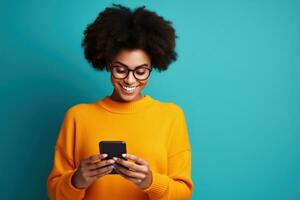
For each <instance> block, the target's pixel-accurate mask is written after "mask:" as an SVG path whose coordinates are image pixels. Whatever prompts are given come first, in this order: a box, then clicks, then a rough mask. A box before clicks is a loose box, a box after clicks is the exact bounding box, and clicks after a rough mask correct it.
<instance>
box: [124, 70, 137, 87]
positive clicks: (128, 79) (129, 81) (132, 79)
mask: <svg viewBox="0 0 300 200" xmlns="http://www.w3.org/2000/svg"><path fill="white" fill-rule="evenodd" d="M135 81H136V80H135V77H134V76H133V72H132V71H130V72H129V74H128V76H127V77H126V78H125V79H124V82H125V83H127V84H128V85H131V84H133V83H134V82H135Z"/></svg>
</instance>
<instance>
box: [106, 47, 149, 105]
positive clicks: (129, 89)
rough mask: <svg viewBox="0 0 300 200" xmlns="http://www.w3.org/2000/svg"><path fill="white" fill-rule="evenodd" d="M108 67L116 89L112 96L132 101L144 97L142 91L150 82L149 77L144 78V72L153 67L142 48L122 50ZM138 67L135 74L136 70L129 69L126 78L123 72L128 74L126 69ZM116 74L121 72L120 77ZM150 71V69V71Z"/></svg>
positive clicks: (114, 98)
mask: <svg viewBox="0 0 300 200" xmlns="http://www.w3.org/2000/svg"><path fill="white" fill-rule="evenodd" d="M108 68H109V70H110V72H111V82H112V84H113V87H114V91H113V93H112V95H111V98H112V99H113V100H116V101H123V102H130V101H135V100H138V99H140V98H142V97H143V96H142V94H141V91H142V90H143V89H144V88H145V86H146V85H147V83H148V80H149V77H148V78H147V79H145V80H139V79H141V78H142V79H143V76H144V75H143V73H144V74H145V73H146V71H147V69H146V68H148V69H151V61H150V58H149V56H148V55H147V53H146V52H145V51H143V50H141V49H134V50H128V49H124V50H121V51H120V52H119V53H118V54H117V55H116V56H115V58H114V59H113V60H112V61H111V62H110V63H108ZM127 68H128V69H130V70H134V69H136V72H135V76H136V77H137V78H139V79H137V78H136V77H135V76H134V71H129V73H128V75H127V77H125V78H124V76H122V73H124V74H126V73H125V71H126V69H127ZM113 71H114V74H116V73H117V74H120V76H118V77H114V76H113ZM148 72H149V71H148ZM149 73H150V72H149Z"/></svg>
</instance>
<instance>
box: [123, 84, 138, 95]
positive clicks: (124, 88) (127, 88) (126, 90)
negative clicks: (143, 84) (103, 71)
mask: <svg viewBox="0 0 300 200" xmlns="http://www.w3.org/2000/svg"><path fill="white" fill-rule="evenodd" d="M121 87H122V90H123V91H124V92H126V93H128V94H132V93H134V92H135V90H136V89H137V87H138V86H131V87H127V86H123V85H121Z"/></svg>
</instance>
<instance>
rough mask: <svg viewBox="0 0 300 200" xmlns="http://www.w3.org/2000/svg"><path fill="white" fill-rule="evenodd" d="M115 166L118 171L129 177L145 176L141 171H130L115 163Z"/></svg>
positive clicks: (141, 177)
mask: <svg viewBox="0 0 300 200" xmlns="http://www.w3.org/2000/svg"><path fill="white" fill-rule="evenodd" d="M115 168H116V169H118V170H119V171H120V172H122V174H125V175H126V176H128V177H130V178H136V179H145V178H146V175H145V174H143V173H139V172H133V171H130V170H128V169H125V168H123V167H119V166H117V165H116V166H115Z"/></svg>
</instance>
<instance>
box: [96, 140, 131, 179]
mask: <svg viewBox="0 0 300 200" xmlns="http://www.w3.org/2000/svg"><path fill="white" fill-rule="evenodd" d="M99 149H100V154H104V153H105V154H107V157H106V158H104V159H102V160H108V159H112V158H113V157H117V158H121V159H123V160H127V159H126V158H124V157H123V156H122V154H123V153H125V154H126V143H125V142H124V141H100V142H99ZM116 164H117V165H118V163H116ZM122 167H123V166H122ZM124 168H126V169H128V168H127V167H124ZM109 174H118V172H117V171H116V170H115V169H113V170H112V171H111V172H110V173H109Z"/></svg>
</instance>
